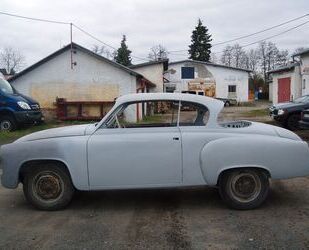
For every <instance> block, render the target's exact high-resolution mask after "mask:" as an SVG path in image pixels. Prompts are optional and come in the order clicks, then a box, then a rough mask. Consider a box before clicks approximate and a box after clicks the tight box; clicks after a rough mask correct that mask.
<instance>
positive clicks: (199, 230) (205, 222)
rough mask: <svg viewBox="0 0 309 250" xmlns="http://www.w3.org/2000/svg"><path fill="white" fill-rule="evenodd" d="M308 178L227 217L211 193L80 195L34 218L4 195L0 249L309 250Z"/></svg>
mask: <svg viewBox="0 0 309 250" xmlns="http://www.w3.org/2000/svg"><path fill="white" fill-rule="evenodd" d="M308 189H309V178H298V179H293V180H286V181H274V182H273V183H272V185H271V193H270V195H269V198H268V200H267V201H266V203H265V204H264V205H263V206H262V207H261V208H259V209H256V210H252V211H235V210H230V209H228V208H226V207H225V206H224V204H223V203H222V202H221V200H220V197H219V195H218V192H217V190H216V189H214V188H192V189H176V190H175V189H173V190H142V191H141V190H132V191H104V192H91V193H88V192H83V193H78V194H77V195H76V196H75V198H74V200H73V202H72V204H71V205H70V206H69V207H68V208H67V209H66V210H63V211H57V212H42V211H37V210H34V209H33V208H32V207H30V206H29V205H28V203H27V202H26V201H25V200H24V197H23V195H22V190H21V189H17V190H6V189H4V188H0V221H1V224H0V249H98V248H99V249H146V248H147V249H205V248H209V249H231V248H233V249H249V248H250V249H251V248H271V249H285V248H286V249H306V248H307V249H308V248H309V193H308Z"/></svg>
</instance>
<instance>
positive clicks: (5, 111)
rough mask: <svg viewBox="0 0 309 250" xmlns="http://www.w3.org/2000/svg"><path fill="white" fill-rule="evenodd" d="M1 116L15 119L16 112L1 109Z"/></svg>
mask: <svg viewBox="0 0 309 250" xmlns="http://www.w3.org/2000/svg"><path fill="white" fill-rule="evenodd" d="M0 115H8V116H12V117H13V118H14V119H15V114H14V111H13V110H11V109H7V108H4V109H0Z"/></svg>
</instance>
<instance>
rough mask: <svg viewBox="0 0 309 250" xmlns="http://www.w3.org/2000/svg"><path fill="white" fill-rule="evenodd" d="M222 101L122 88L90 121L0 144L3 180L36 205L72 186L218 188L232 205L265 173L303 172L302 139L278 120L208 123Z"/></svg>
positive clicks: (308, 170)
mask: <svg viewBox="0 0 309 250" xmlns="http://www.w3.org/2000/svg"><path fill="white" fill-rule="evenodd" d="M222 107H223V102H221V101H219V100H216V99H212V98H209V97H204V96H196V95H188V94H176V93H173V94H168V93H151V94H150V93H149V94H148V93H147V94H146V93H145V94H130V95H126V96H122V97H120V98H118V99H117V100H116V104H115V106H114V107H113V108H112V109H111V111H110V112H109V113H108V114H107V115H106V116H105V117H104V118H103V119H102V121H100V122H99V123H96V124H91V125H77V126H70V127H63V128H56V129H49V130H46V131H41V132H37V133H34V134H30V135H28V136H25V137H22V138H21V139H19V140H17V141H15V142H14V143H11V144H8V145H5V146H2V147H1V149H0V157H1V165H2V167H3V174H2V185H3V186H4V187H6V188H16V187H17V186H18V184H19V183H22V184H23V190H24V194H25V197H26V199H27V200H28V201H29V202H30V203H31V204H33V205H34V206H35V207H37V208H39V209H44V210H56V209H60V208H63V207H65V206H66V205H67V204H68V203H69V202H70V200H71V198H72V196H73V193H74V191H75V190H106V189H129V188H131V189H133V188H162V187H164V188H166V187H184V186H198V185H201V186H203V185H210V186H218V187H219V191H220V194H221V197H222V199H223V200H224V201H225V202H226V203H227V204H228V205H229V206H230V207H232V208H236V209H252V208H256V207H258V206H259V205H260V204H262V202H263V201H264V200H265V199H266V197H267V194H268V190H269V179H270V178H272V179H284V178H291V177H298V176H306V175H309V147H308V145H307V143H306V142H304V141H302V140H301V139H300V138H299V137H298V136H297V135H296V134H294V133H293V132H291V131H288V130H286V129H283V128H279V127H275V126H271V125H266V124H261V123H255V122H249V121H236V122H226V123H217V116H218V114H219V112H220V110H221V109H222Z"/></svg>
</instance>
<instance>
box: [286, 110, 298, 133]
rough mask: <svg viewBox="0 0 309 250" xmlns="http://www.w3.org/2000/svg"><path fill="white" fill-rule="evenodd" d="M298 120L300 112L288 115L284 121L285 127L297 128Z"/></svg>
mask: <svg viewBox="0 0 309 250" xmlns="http://www.w3.org/2000/svg"><path fill="white" fill-rule="evenodd" d="M299 121H300V114H292V115H290V116H289V117H288V119H287V121H286V127H287V128H288V129H290V130H293V131H294V130H297V129H299V124H298V122H299Z"/></svg>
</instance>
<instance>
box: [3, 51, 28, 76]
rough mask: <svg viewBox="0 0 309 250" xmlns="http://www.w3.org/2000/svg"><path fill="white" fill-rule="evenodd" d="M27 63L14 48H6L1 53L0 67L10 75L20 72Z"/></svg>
mask: <svg viewBox="0 0 309 250" xmlns="http://www.w3.org/2000/svg"><path fill="white" fill-rule="evenodd" d="M24 63H25V57H24V56H23V55H22V54H21V53H20V52H19V51H18V50H15V49H13V48H12V47H6V48H4V49H3V50H2V51H1V52H0V65H1V67H2V68H5V69H6V71H7V72H8V73H9V74H14V73H15V72H17V71H19V70H20V69H21V68H22V67H23V66H24Z"/></svg>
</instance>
